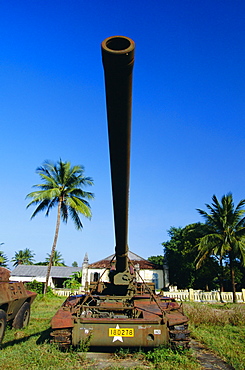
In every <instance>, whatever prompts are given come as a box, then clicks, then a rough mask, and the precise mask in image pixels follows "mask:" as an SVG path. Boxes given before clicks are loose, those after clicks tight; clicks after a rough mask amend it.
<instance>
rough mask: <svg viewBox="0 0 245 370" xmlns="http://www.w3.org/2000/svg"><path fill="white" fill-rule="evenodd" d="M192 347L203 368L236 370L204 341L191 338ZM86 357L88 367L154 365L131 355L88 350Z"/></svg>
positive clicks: (144, 366) (143, 366) (208, 369)
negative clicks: (125, 356)
mask: <svg viewBox="0 0 245 370" xmlns="http://www.w3.org/2000/svg"><path fill="white" fill-rule="evenodd" d="M190 345H191V348H192V350H193V352H194V354H195V356H196V358H197V360H198V362H199V363H200V365H201V366H202V368H203V370H234V368H233V367H232V366H230V365H228V364H227V363H225V362H224V361H223V360H222V359H221V358H219V357H218V356H216V355H215V354H214V353H212V351H210V350H209V349H207V348H206V347H205V346H204V345H203V344H202V343H200V342H198V341H195V340H191V343H190ZM86 359H87V360H88V365H87V366H86V369H88V370H93V369H108V368H110V367H111V368H113V367H118V368H125V369H132V368H135V367H137V368H138V369H139V368H141V369H151V368H152V366H150V365H147V364H146V363H144V362H143V361H141V360H134V359H131V358H130V357H129V358H128V359H127V358H125V359H115V357H114V356H113V354H112V353H102V352H88V353H87V356H86Z"/></svg>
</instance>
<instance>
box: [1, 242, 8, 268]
mask: <svg viewBox="0 0 245 370" xmlns="http://www.w3.org/2000/svg"><path fill="white" fill-rule="evenodd" d="M2 244H3V243H0V245H2ZM7 263H8V259H7V257H6V256H5V254H4V252H3V251H0V266H2V267H7Z"/></svg>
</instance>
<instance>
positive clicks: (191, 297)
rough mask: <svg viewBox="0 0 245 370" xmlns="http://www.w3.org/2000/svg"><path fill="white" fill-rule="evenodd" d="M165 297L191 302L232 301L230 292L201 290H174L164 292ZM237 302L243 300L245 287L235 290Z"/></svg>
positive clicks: (244, 299)
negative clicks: (238, 290) (239, 290)
mask: <svg viewBox="0 0 245 370" xmlns="http://www.w3.org/2000/svg"><path fill="white" fill-rule="evenodd" d="M164 296H165V297H170V298H175V299H176V300H177V301H192V302H233V294H232V292H221V293H220V292H203V291H201V290H193V289H189V290H183V291H180V290H176V291H174V292H164ZM236 297H237V302H239V303H242V302H245V289H242V291H241V292H236Z"/></svg>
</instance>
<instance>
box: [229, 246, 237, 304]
mask: <svg viewBox="0 0 245 370" xmlns="http://www.w3.org/2000/svg"><path fill="white" fill-rule="evenodd" d="M229 259H230V274H231V286H232V295H233V303H237V298H236V285H235V271H234V266H233V253H232V251H230V252H229Z"/></svg>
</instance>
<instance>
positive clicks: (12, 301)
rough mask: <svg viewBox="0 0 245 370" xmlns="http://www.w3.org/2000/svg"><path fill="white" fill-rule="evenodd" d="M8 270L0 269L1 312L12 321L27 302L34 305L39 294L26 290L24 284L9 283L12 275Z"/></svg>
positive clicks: (7, 319)
mask: <svg viewBox="0 0 245 370" xmlns="http://www.w3.org/2000/svg"><path fill="white" fill-rule="evenodd" d="M6 270H7V269H5V268H3V267H0V310H1V311H3V312H4V315H5V316H6V321H10V320H13V319H14V318H15V317H16V315H18V313H19V311H20V309H21V307H22V306H23V304H24V303H25V302H27V303H29V304H30V305H31V304H32V302H33V301H34V299H35V298H36V296H37V293H34V292H30V291H29V290H26V289H25V286H24V284H23V283H22V282H12V281H8V279H9V276H10V274H9V272H8V270H7V272H6ZM28 307H29V306H28ZM0 324H1V323H0ZM13 325H14V323H13ZM19 325H20V324H19ZM3 335H4V332H3V333H2V336H1V338H0V342H1V340H2V338H3Z"/></svg>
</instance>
